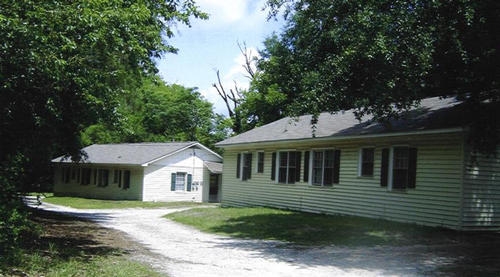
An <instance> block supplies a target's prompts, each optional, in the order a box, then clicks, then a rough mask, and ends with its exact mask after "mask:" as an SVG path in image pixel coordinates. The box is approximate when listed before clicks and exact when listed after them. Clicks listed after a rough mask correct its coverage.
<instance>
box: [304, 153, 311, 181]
mask: <svg viewBox="0 0 500 277" xmlns="http://www.w3.org/2000/svg"><path fill="white" fill-rule="evenodd" d="M309 153H310V152H309V151H306V152H305V153H304V182H309Z"/></svg>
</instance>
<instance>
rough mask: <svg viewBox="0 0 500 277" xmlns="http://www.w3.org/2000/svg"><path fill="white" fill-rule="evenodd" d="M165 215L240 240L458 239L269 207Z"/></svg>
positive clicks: (353, 242) (355, 242)
mask: <svg viewBox="0 0 500 277" xmlns="http://www.w3.org/2000/svg"><path fill="white" fill-rule="evenodd" d="M166 218H169V219H172V220H174V221H177V222H179V223H183V224H187V225H190V226H193V227H195V228H197V229H199V230H201V231H205V232H210V233H216V234H223V235H229V236H232V237H237V238H252V239H265V240H278V241H284V242H290V243H294V244H298V245H338V246H375V245H411V244H420V243H426V242H428V241H429V240H440V241H441V243H443V242H444V241H443V240H453V239H454V237H455V236H456V235H457V234H456V232H453V231H448V230H444V229H440V228H430V227H423V226H418V225H414V224H404V223H397V222H392V221H387V220H379V219H369V218H361V217H355V216H331V215H321V214H310V213H302V212H293V211H285V210H277V209H270V208H261V207H255V208H213V209H204V208H194V209H190V210H187V211H182V212H176V213H173V214H169V215H167V216H166Z"/></svg>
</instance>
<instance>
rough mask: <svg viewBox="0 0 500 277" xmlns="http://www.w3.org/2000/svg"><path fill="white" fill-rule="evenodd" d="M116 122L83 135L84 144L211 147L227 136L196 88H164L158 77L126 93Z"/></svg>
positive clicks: (95, 125)
mask: <svg viewBox="0 0 500 277" xmlns="http://www.w3.org/2000/svg"><path fill="white" fill-rule="evenodd" d="M117 114H118V115H119V118H118V120H117V121H113V122H107V121H102V122H100V123H98V124H94V125H91V126H90V127H88V128H86V129H85V130H84V132H83V133H82V139H83V143H84V144H85V145H89V144H92V143H118V142H144V141H158V142H165V141H199V142H201V143H202V144H204V145H206V146H208V147H212V146H213V145H214V144H215V143H216V142H217V141H220V140H222V139H224V138H226V137H227V136H228V134H227V132H225V131H224V129H223V128H222V129H220V128H218V126H217V125H218V124H222V123H221V122H222V121H221V120H220V119H219V118H218V117H217V115H215V114H214V112H213V106H212V104H211V103H210V102H208V101H207V100H206V99H204V98H203V96H202V95H201V94H200V93H199V92H198V91H197V89H196V88H185V87H183V86H180V85H175V84H174V85H167V84H165V83H164V82H163V81H162V80H161V79H159V78H152V79H150V80H148V81H146V82H144V84H143V86H142V87H141V88H139V89H137V90H135V91H134V92H129V93H125V94H124V95H123V96H122V98H121V99H120V101H119V105H118V108H117Z"/></svg>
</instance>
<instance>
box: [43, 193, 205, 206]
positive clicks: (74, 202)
mask: <svg viewBox="0 0 500 277" xmlns="http://www.w3.org/2000/svg"><path fill="white" fill-rule="evenodd" d="M42 201H43V202H46V203H50V204H55V205H61V206H67V207H72V208H75V209H126V208H164V207H172V208H174V207H193V206H198V205H200V204H201V203H197V202H143V201H134V200H100V199H87V198H79V197H58V196H52V197H47V198H44V199H43V200H42Z"/></svg>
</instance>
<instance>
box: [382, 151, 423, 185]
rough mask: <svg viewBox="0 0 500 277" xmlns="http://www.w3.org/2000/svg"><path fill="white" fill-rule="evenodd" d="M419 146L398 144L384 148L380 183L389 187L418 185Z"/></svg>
mask: <svg viewBox="0 0 500 277" xmlns="http://www.w3.org/2000/svg"><path fill="white" fill-rule="evenodd" d="M416 177H417V148H413V147H406V146H398V147H392V148H385V149H382V162H381V174H380V184H381V186H383V187H388V189H390V190H392V189H407V188H415V187H416Z"/></svg>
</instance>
